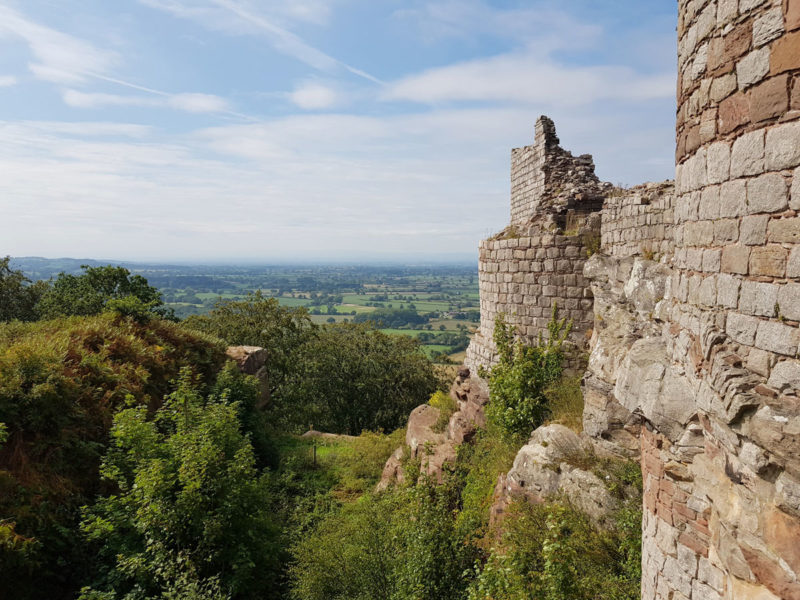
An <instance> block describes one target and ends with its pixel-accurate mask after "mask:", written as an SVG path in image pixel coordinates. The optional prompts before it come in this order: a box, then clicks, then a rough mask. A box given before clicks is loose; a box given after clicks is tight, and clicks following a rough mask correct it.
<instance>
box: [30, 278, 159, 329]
mask: <svg viewBox="0 0 800 600" xmlns="http://www.w3.org/2000/svg"><path fill="white" fill-rule="evenodd" d="M81 269H83V273H82V274H81V275H68V274H67V273H60V274H59V276H58V277H57V278H56V280H55V281H54V282H53V284H52V286H51V287H50V289H49V290H48V291H47V292H46V293H45V294H44V295H43V296H42V299H41V301H40V302H39V305H38V307H37V308H38V310H39V312H40V314H41V316H42V318H45V319H55V318H57V317H69V316H92V315H98V314H100V313H101V312H103V310H105V309H106V308H107V307H108V306H107V305H108V304H109V302H113V301H116V302H115V304H116V307H117V308H120V307H122V309H123V311H134V312H136V313H137V314H141V313H142V312H149V313H151V314H154V315H158V316H162V317H168V318H172V312H171V311H170V310H168V309H167V308H166V307H164V302H163V300H162V298H161V293H160V292H159V291H158V290H157V289H156V288H154V287H152V286H151V285H149V284H148V283H147V279H145V278H144V277H142V276H141V275H131V273H130V271H128V269H125V268H124V267H114V266H111V265H107V266H104V267H89V266H87V265H83V266H82V267H81ZM119 301H122V303H120V302H119ZM134 305H135V306H134ZM112 307H113V305H112ZM112 307H108V308H112Z"/></svg>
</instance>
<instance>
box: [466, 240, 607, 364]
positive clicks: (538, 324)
mask: <svg viewBox="0 0 800 600" xmlns="http://www.w3.org/2000/svg"><path fill="white" fill-rule="evenodd" d="M586 258H587V251H586V248H585V246H584V241H583V237H582V236H580V235H575V236H564V235H554V234H548V233H542V232H536V231H534V232H531V233H530V235H526V236H525V237H519V238H508V239H489V240H484V241H482V242H481V245H480V258H479V263H478V273H479V283H480V292H481V323H480V329H479V331H478V333H477V334H476V335H475V337H474V338H473V341H472V343H471V344H470V346H469V348H468V349H467V361H466V364H467V366H475V365H489V364H492V363H494V362H495V358H496V357H495V352H496V348H495V346H494V343H493V342H492V333H493V331H494V324H495V318H496V316H497V314H498V313H505V315H506V321H507V322H508V323H511V324H513V325H514V326H515V327H516V328H517V331H518V332H519V333H520V334H521V335H522V336H524V337H525V338H526V339H528V340H535V339H536V338H537V337H538V335H539V333H542V332H546V331H547V323H548V322H549V321H550V319H551V317H552V312H553V306H554V305H558V314H559V317H561V318H563V317H568V318H569V319H571V320H572V321H573V330H572V333H571V334H570V339H571V341H572V342H573V344H574V345H575V346H577V347H579V348H584V347H585V345H586V338H585V335H586V331H587V330H589V329H590V328H591V326H592V323H593V319H594V317H593V312H592V299H591V294H590V293H589V289H588V285H587V283H586V281H585V280H584V277H583V265H584V263H585V262H586ZM572 362H573V364H572V365H570V366H571V367H574V368H577V367H578V365H579V363H580V357H578V356H575V357H572Z"/></svg>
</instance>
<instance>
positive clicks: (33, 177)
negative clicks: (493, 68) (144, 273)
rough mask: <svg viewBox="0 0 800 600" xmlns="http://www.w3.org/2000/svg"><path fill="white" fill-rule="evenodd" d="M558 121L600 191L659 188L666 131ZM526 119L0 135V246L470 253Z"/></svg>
mask: <svg viewBox="0 0 800 600" xmlns="http://www.w3.org/2000/svg"><path fill="white" fill-rule="evenodd" d="M569 113H570V111H568V110H563V111H561V112H560V113H556V114H552V115H551V116H553V117H554V118H555V120H556V123H557V125H558V127H559V134H560V136H561V139H562V140H563V142H564V146H565V147H566V148H568V149H570V150H573V151H575V152H576V153H583V152H593V153H595V158H596V161H597V164H598V170H599V171H600V173H599V174H600V176H601V177H603V176H604V175H605V177H606V178H608V179H612V180H613V181H623V182H630V183H635V182H637V181H639V180H641V179H644V178H646V177H648V176H649V175H648V174H653V175H652V176H653V177H656V178H659V179H662V178H664V177H666V176H667V175H668V174H669V172H670V170H671V169H670V167H669V166H668V165H667V166H657V165H654V164H652V159H653V158H654V157H655V158H658V157H659V156H658V153H654V152H653V148H654V147H664V148H665V149H666V150H665V155H666V156H667V158H669V156H668V155H669V153H670V152H671V139H672V136H673V133H674V129H673V127H672V123H670V122H668V121H667V122H665V123H661V124H658V125H654V124H653V123H651V121H652V117H651V115H649V114H647V111H642V113H641V114H639V115H636V114H631V115H626V116H625V122H624V123H623V122H622V120H621V119H619V118H611V117H609V116H603V115H602V114H597V113H596V112H593V113H591V114H589V113H586V114H579V115H575V114H572V115H571V116H570V114H569ZM537 114H538V111H536V110H534V109H523V108H502V109H500V108H484V109H472V110H438V111H427V112H425V113H422V114H410V115H394V116H383V117H377V116H352V115H337V114H318V115H304V116H293V117H285V118H280V119H274V120H272V121H269V122H266V123H259V124H242V125H228V126H221V127H213V128H207V129H203V130H199V131H196V132H193V133H190V134H185V135H181V134H168V133H166V132H163V131H158V130H142V129H140V128H139V127H138V126H135V125H127V124H109V123H99V124H98V123H90V124H71V123H67V124H61V125H58V124H54V123H52V122H47V123H1V122H0V177H2V180H3V188H4V197H6V198H13V199H14V201H13V202H11V201H6V202H4V201H2V200H0V206H1V207H2V210H3V214H4V215H5V216H6V218H5V219H2V220H0V239H3V240H4V244H5V247H6V251H7V252H10V253H12V254H20V255H24V254H39V255H41V254H44V255H65V254H66V255H76V254H78V255H87V256H103V257H111V258H113V257H133V258H136V257H140V258H147V257H151V258H152V257H161V258H195V259H197V258H217V259H220V260H222V259H236V258H242V257H250V258H261V259H263V260H265V261H267V260H273V259H275V258H276V257H281V258H313V257H316V258H319V257H322V256H327V257H328V258H331V259H336V258H340V257H342V256H350V257H356V256H362V257H365V255H364V248H365V247H369V248H370V256H371V257H374V256H375V253H379V252H387V253H392V252H395V253H398V254H401V255H402V254H407V253H408V252H409V248H413V249H414V250H413V251H416V252H428V253H430V255H431V256H438V255H439V254H440V253H441V251H442V249H443V248H446V249H447V251H453V252H458V253H462V254H472V253H473V252H474V251H475V247H476V244H477V241H478V240H479V239H481V238H482V237H485V236H486V235H488V234H489V233H491V232H493V231H495V230H498V229H500V228H501V227H502V226H503V225H505V223H506V222H507V219H508V216H507V215H508V156H509V149H510V148H511V147H512V146H519V145H522V144H526V143H530V141H531V139H532V136H533V124H534V120H535V117H536V116H537ZM82 127H85V128H86V134H85V135H81V134H80V128H82ZM626 132H627V133H626ZM631 132H635V135H631ZM129 138H131V139H129ZM659 140H660V142H661V143H660V144H659Z"/></svg>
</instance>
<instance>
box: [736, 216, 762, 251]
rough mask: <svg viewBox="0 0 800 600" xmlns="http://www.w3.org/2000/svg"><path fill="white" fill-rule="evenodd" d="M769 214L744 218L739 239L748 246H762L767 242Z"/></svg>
mask: <svg viewBox="0 0 800 600" xmlns="http://www.w3.org/2000/svg"><path fill="white" fill-rule="evenodd" d="M768 222H769V216H768V215H754V216H750V217H745V218H744V219H742V224H741V226H740V234H739V241H740V242H741V243H742V244H745V245H747V246H762V245H764V244H766V243H767V223H768Z"/></svg>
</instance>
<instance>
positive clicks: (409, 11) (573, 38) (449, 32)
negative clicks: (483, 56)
mask: <svg viewBox="0 0 800 600" xmlns="http://www.w3.org/2000/svg"><path fill="white" fill-rule="evenodd" d="M529 4H532V3H531V2H529ZM539 4H541V3H539ZM394 16H395V17H396V18H399V19H403V20H409V21H412V22H415V23H416V24H417V27H418V28H419V30H420V32H421V33H422V35H423V37H425V38H426V39H428V40H430V41H434V40H439V39H441V38H447V37H457V38H464V39H473V38H475V36H478V35H488V36H493V37H497V38H500V39H502V40H506V41H513V42H516V43H519V42H522V43H524V44H528V45H530V44H531V43H535V44H537V45H539V46H546V47H547V48H549V49H555V48H558V47H571V48H576V47H581V46H585V45H586V44H589V43H592V42H594V41H595V40H596V39H597V38H598V36H599V35H600V34H601V32H602V29H601V28H600V27H599V26H597V25H594V24H589V23H585V22H579V21H576V20H575V19H574V18H573V17H572V16H570V15H569V14H567V13H566V12H564V11H562V10H552V9H549V8H547V7H544V6H541V5H539V6H530V7H526V8H498V7H495V6H490V5H489V4H487V3H486V2H483V1H482V0H434V1H425V2H422V3H421V6H412V7H411V8H403V9H399V10H397V11H395V13H394ZM534 40H535V41H534Z"/></svg>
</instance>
